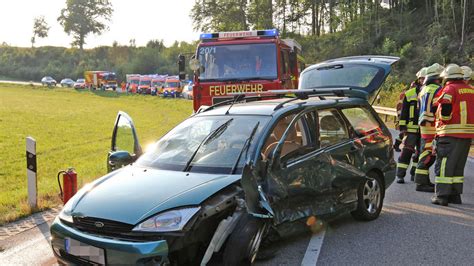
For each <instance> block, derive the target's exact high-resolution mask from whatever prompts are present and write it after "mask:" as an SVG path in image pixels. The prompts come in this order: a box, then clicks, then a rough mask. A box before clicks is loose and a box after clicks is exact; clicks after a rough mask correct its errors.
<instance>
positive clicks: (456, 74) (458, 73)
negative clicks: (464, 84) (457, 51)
mask: <svg viewBox="0 0 474 266" xmlns="http://www.w3.org/2000/svg"><path fill="white" fill-rule="evenodd" d="M441 77H443V78H445V79H462V78H464V73H463V71H462V68H461V67H459V66H458V65H456V64H449V65H448V66H447V67H446V68H445V69H444V71H443V72H442V73H441Z"/></svg>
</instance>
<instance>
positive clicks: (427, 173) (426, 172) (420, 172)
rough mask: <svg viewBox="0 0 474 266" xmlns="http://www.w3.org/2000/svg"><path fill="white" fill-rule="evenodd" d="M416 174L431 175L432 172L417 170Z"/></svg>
mask: <svg viewBox="0 0 474 266" xmlns="http://www.w3.org/2000/svg"><path fill="white" fill-rule="evenodd" d="M415 174H420V175H429V174H430V172H429V171H428V170H423V169H416V170H415Z"/></svg>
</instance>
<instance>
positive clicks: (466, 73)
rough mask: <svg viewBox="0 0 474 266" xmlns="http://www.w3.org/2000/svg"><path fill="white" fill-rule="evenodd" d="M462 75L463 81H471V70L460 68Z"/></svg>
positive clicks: (466, 67) (464, 67) (465, 67)
mask: <svg viewBox="0 0 474 266" xmlns="http://www.w3.org/2000/svg"><path fill="white" fill-rule="evenodd" d="M461 69H462V73H463V74H464V79H465V80H470V79H472V74H473V73H472V69H471V68H470V67H468V66H462V67H461Z"/></svg>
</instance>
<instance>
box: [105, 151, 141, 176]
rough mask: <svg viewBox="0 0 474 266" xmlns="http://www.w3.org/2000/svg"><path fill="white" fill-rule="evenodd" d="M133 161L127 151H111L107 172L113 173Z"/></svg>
mask: <svg viewBox="0 0 474 266" xmlns="http://www.w3.org/2000/svg"><path fill="white" fill-rule="evenodd" d="M134 160H135V158H134V156H132V155H131V154H130V153H129V152H128V151H113V152H110V153H109V162H108V164H107V165H108V171H109V172H111V171H114V170H116V169H119V168H122V167H124V166H126V165H129V164H131V163H132V162H133V161H134Z"/></svg>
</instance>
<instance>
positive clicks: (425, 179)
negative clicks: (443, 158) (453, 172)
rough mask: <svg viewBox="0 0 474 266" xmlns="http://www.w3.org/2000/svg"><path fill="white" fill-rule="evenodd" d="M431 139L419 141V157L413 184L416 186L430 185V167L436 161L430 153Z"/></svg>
mask: <svg viewBox="0 0 474 266" xmlns="http://www.w3.org/2000/svg"><path fill="white" fill-rule="evenodd" d="M432 142H433V139H424V138H421V140H420V152H421V154H420V156H419V158H418V164H417V165H416V170H415V183H417V184H418V185H428V184H430V167H431V166H432V165H433V164H434V163H435V161H436V154H433V152H432Z"/></svg>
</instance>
